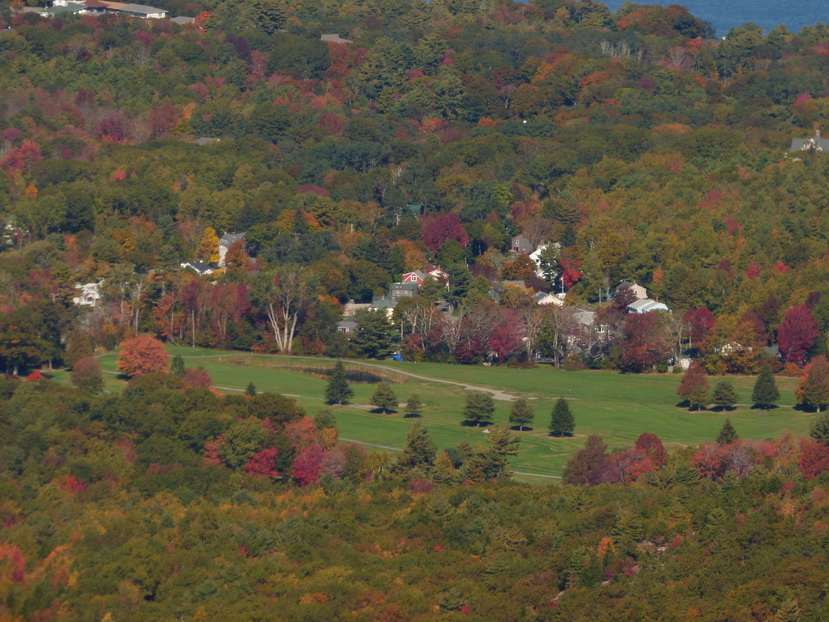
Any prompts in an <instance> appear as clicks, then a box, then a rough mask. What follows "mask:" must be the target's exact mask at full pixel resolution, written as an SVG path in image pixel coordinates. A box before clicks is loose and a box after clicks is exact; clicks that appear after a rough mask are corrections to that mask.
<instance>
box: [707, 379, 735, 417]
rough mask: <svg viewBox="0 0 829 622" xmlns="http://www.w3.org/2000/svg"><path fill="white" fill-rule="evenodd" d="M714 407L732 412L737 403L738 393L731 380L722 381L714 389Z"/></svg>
mask: <svg viewBox="0 0 829 622" xmlns="http://www.w3.org/2000/svg"><path fill="white" fill-rule="evenodd" d="M712 400H713V402H714V405H715V406H717V408H722V409H723V410H731V409H732V408H734V405H735V404H736V403H737V391H736V390H735V389H734V384H733V383H732V382H731V381H730V380H720V381H719V382H718V383H717V386H715V387H714V395H713V397H712Z"/></svg>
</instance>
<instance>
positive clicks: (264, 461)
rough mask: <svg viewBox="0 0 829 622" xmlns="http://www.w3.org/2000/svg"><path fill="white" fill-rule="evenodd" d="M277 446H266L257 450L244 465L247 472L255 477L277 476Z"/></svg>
mask: <svg viewBox="0 0 829 622" xmlns="http://www.w3.org/2000/svg"><path fill="white" fill-rule="evenodd" d="M278 451H279V450H277V449H276V448H275V447H266V448H264V449H260V450H259V451H257V452H256V453H255V454H253V456H252V457H251V459H250V460H248V461H247V463H246V464H245V465H244V466H243V467H242V468H243V469H244V470H245V472H246V473H248V474H249V475H253V476H254V477H277V476H278V475H279V473H278V472H277V470H276V454H277V453H278Z"/></svg>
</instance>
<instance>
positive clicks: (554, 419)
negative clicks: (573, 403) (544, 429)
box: [550, 397, 576, 436]
mask: <svg viewBox="0 0 829 622" xmlns="http://www.w3.org/2000/svg"><path fill="white" fill-rule="evenodd" d="M575 429H576V421H575V419H574V418H573V413H572V411H571V410H570V404H569V403H568V402H567V400H565V399H564V398H563V397H560V398H558V401H557V402H556V403H555V405H554V406H553V412H552V413H551V415H550V434H552V435H553V436H571V435H572V434H573V430H575Z"/></svg>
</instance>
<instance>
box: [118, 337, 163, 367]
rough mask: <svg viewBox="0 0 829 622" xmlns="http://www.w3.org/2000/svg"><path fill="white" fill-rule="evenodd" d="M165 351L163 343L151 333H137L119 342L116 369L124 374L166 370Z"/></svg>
mask: <svg viewBox="0 0 829 622" xmlns="http://www.w3.org/2000/svg"><path fill="white" fill-rule="evenodd" d="M167 361H168V357H167V352H166V351H165V350H164V344H163V343H161V342H160V341H159V340H158V339H156V338H155V337H153V336H152V335H146V334H145V335H138V336H137V337H133V338H131V339H127V340H125V341H123V342H121V348H120V349H119V351H118V362H117V368H118V371H120V372H121V373H123V374H124V375H126V376H139V375H141V374H146V373H150V372H166V371H167Z"/></svg>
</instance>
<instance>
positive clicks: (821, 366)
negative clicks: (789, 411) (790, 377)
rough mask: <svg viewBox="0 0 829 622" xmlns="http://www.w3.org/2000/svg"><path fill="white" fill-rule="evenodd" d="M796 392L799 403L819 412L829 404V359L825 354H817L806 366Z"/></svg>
mask: <svg viewBox="0 0 829 622" xmlns="http://www.w3.org/2000/svg"><path fill="white" fill-rule="evenodd" d="M794 393H795V397H796V398H797V403H798V404H800V405H802V406H806V407H808V408H814V409H815V410H817V412H820V409H821V407H822V406H823V405H824V404H829V361H827V360H826V357H825V356H823V355H820V356H816V357H815V358H813V359H812V362H811V363H809V365H807V366H806V369H805V370H804V374H803V376H802V377H801V378H800V385H799V386H798V387H797V389H795V392H794Z"/></svg>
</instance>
